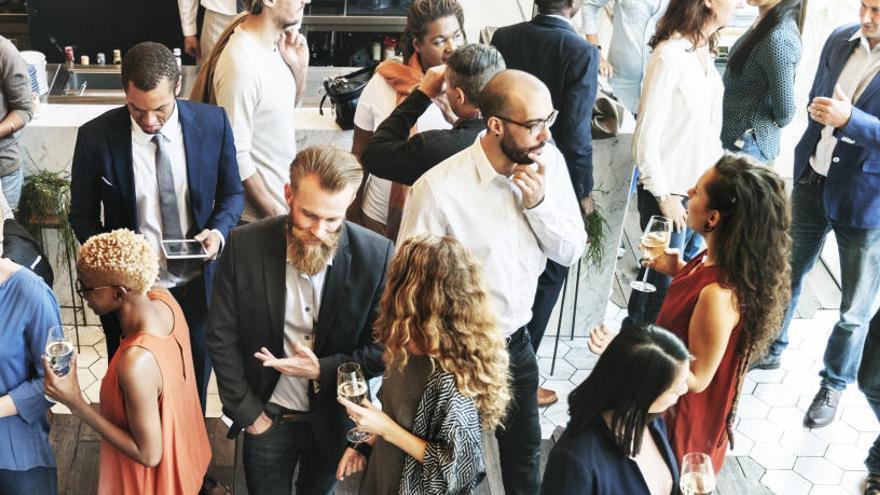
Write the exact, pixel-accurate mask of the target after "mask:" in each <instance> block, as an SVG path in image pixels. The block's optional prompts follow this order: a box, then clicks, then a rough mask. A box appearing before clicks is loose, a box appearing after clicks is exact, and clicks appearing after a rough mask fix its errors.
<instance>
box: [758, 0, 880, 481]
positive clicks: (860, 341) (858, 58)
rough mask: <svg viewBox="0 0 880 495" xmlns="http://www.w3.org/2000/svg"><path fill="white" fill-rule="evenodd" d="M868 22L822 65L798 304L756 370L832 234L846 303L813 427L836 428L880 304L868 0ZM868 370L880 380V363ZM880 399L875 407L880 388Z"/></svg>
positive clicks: (877, 156)
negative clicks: (879, 375) (840, 406)
mask: <svg viewBox="0 0 880 495" xmlns="http://www.w3.org/2000/svg"><path fill="white" fill-rule="evenodd" d="M860 15H861V26H860V25H858V24H852V25H848V26H843V27H840V28H838V29H837V30H835V31H834V32H833V33H832V34H831V36H830V37H829V38H828V41H827V42H826V43H825V47H824V48H823V49H822V54H821V57H820V59H819V68H818V70H817V72H816V77H815V80H814V81H813V87H812V89H811V90H810V105H809V107H808V111H809V114H810V123H809V125H808V126H807V130H806V131H805V132H804V135H803V137H802V138H801V140H800V142H799V143H798V145H797V147H796V148H795V161H794V188H793V190H792V196H791V200H792V225H791V236H792V253H791V279H792V284H791V287H792V301H791V305H790V306H789V308H788V311H787V312H786V316H785V321H784V323H783V327H782V332H781V334H780V336H779V337H778V338H777V340H776V342H774V343H773V346H772V348H771V352H770V354H769V355H768V356H767V357H765V358H763V359H762V360H761V361H760V362H758V363H757V367H760V368H764V369H772V368H774V367H779V356H780V355H781V353H782V351H783V349H785V347H786V345H787V344H788V335H787V334H788V325H789V323H790V322H791V318H792V316H793V313H794V310H795V308H796V307H797V302H798V296H799V295H800V292H801V288H802V284H803V279H804V276H805V275H806V274H807V273H808V272H809V271H810V269H811V268H812V266H813V264H814V263H815V261H816V259H817V257H818V256H819V253H820V251H821V249H822V245H823V243H824V240H825V236H826V235H827V234H828V232H829V231H834V236H835V237H836V239H837V244H838V251H839V255H840V275H841V286H842V288H843V289H842V290H843V297H842V300H841V304H840V319H839V321H838V322H837V323H836V324H835V325H834V328H833V329H832V331H831V336H830V337H829V338H828V344H827V347H826V349H825V358H824V365H825V366H824V369H823V370H822V371H821V372H820V373H819V374H820V375H821V377H822V384H821V388H820V389H819V392H818V393H817V394H816V396H815V398H814V399H813V402H812V404H811V405H810V407H809V409H808V410H807V413H806V416H805V418H804V424H805V425H806V426H808V427H810V428H816V427H821V426H825V425H828V424H830V423H831V422H832V421H833V420H834V417H835V414H836V411H837V405H838V401H839V399H840V394H841V392H842V391H843V390H844V388H846V386H847V385H848V384H850V383H853V382H854V381H855V379H856V373H857V370H858V368H859V363H860V361H861V360H862V359H863V357H862V352H863V348H864V344H865V336H866V334H867V332H868V325H869V323H870V321H871V317H872V316H873V315H874V313H875V312H876V311H877V308H878V306H880V299H878V291H880V118H878V116H880V78H878V77H877V74H878V71H880V56H878V52H880V0H862V3H861V11H860ZM756 221H760V219H756ZM861 364H862V367H863V368H864V367H865V365H868V364H871V363H861ZM867 369H870V370H873V371H872V373H880V371H878V370H880V362H877V363H873V365H872V366H869V367H868V368H867ZM860 382H861V380H860ZM863 388H864V384H863ZM875 394H877V395H875V396H874V401H873V402H872V403H873V404H874V405H875V407H877V406H880V390H877V391H876V392H875ZM868 395H869V398H870V396H871V394H870V392H869V393H868ZM876 412H878V413H880V411H876ZM878 452H880V449H878ZM878 457H880V456H878ZM878 461H880V460H878ZM876 467H878V468H880V462H878V465H877V466H876Z"/></svg>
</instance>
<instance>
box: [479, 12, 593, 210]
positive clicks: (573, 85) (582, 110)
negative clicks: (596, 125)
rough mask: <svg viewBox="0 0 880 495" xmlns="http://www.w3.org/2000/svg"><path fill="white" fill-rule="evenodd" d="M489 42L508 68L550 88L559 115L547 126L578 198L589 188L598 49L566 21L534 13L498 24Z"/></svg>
mask: <svg viewBox="0 0 880 495" xmlns="http://www.w3.org/2000/svg"><path fill="white" fill-rule="evenodd" d="M492 44H493V45H495V47H496V48H497V49H498V51H499V52H501V55H503V56H504V62H505V63H506V64H507V68H508V69H517V70H521V71H525V72H528V73H530V74H532V75H534V76H535V77H537V78H538V79H540V80H541V81H544V84H546V85H547V87H548V88H549V89H550V96H551V97H552V98H553V106H554V107H555V108H556V110H559V118H558V119H557V120H556V123H555V124H553V127H551V128H550V131H551V132H552V133H553V140H554V141H555V142H556V146H557V147H558V148H559V151H561V152H562V155H563V156H564V157H565V163H566V164H567V165H568V173H569V175H570V176H571V182H572V184H573V185H574V192H575V195H577V198H578V199H582V198H583V197H585V196H587V195H588V194H590V192H591V191H592V190H593V138H592V136H591V135H590V129H591V121H592V118H593V103H594V102H595V101H596V89H597V87H598V84H599V83H598V77H599V50H597V49H596V47H595V46H593V45H592V44H591V43H590V42H588V41H587V40H586V39H585V38H584V37H583V36H581V35H579V34H578V33H577V32H576V31H575V30H574V28H573V27H571V24H569V23H568V22H566V21H564V20H562V19H559V18H556V17H551V16H548V15H543V14H540V15H538V16H536V17H535V18H534V19H532V20H531V21H529V22H522V23H519V24H514V25H513V26H507V27H503V28H501V29H499V30H498V31H496V32H495V35H494V36H493V37H492Z"/></svg>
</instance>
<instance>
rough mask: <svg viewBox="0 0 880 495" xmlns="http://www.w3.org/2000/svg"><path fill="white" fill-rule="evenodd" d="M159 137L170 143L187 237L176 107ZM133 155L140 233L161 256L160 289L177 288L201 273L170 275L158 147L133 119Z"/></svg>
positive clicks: (191, 267)
mask: <svg viewBox="0 0 880 495" xmlns="http://www.w3.org/2000/svg"><path fill="white" fill-rule="evenodd" d="M159 134H161V135H162V136H163V137H164V139H165V140H166V141H167V142H166V148H165V149H166V150H167V151H168V157H169V158H170V160H171V173H172V174H173V175H174V191H175V193H176V196H177V212H178V213H179V215H180V229H181V231H182V232H183V235H184V236H185V235H186V234H187V233H188V232H189V229H190V226H191V225H192V218H191V213H190V211H191V210H190V206H189V205H190V203H189V185H188V182H189V181H188V179H187V172H186V150H185V148H184V145H183V130H182V129H181V128H180V120H179V118H178V113H177V104H176V103H175V105H174V111H173V112H172V113H171V116H170V117H169V118H168V120H167V121H166V122H165V125H163V126H162V129H161V130H160V131H159ZM131 155H132V165H133V167H134V191H135V194H134V196H135V205H136V208H137V221H138V230H139V231H140V233H141V234H143V235H144V237H146V238H147V241H148V242H149V243H150V245H151V246H153V249H155V250H156V252H157V253H158V254H159V266H160V270H159V282H158V285H161V286H162V287H174V286H176V285H179V284H181V283H183V282H186V281H188V280H192V279H193V278H195V277H196V276H198V274H199V273H200V270H201V267H200V266H199V265H200V263H196V262H193V263H188V264H187V269H186V271H185V272H184V273H183V274H181V276H180V277H176V276H173V275H171V274H170V273H168V270H167V263H166V261H165V256H164V254H162V244H161V241H162V211H161V209H160V206H159V182H158V180H157V178H156V143H154V142H153V135H152V134H147V133H145V132H144V131H143V130H142V129H141V128H140V126H138V125H137V123H135V121H134V119H131ZM218 233H219V232H218Z"/></svg>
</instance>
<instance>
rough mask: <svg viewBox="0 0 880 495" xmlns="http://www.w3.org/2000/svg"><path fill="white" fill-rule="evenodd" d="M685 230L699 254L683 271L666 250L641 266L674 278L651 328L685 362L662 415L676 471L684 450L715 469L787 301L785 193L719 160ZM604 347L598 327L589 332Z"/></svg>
mask: <svg viewBox="0 0 880 495" xmlns="http://www.w3.org/2000/svg"><path fill="white" fill-rule="evenodd" d="M688 196H689V199H688V215H687V223H688V226H689V227H690V228H691V229H694V230H695V231H696V232H699V233H700V235H702V236H703V238H704V239H705V240H706V250H705V251H703V252H702V253H700V254H699V255H697V256H696V257H695V258H694V259H692V260H691V261H690V262H689V263H687V264H684V263H683V262H682V261H681V259H680V257H679V253H678V252H677V251H674V250H670V251H668V252H667V253H666V254H665V255H662V256H660V257H658V258H656V259H655V260H654V261H652V262H650V263H649V266H650V268H651V269H652V270H657V271H660V272H662V273H666V274H668V275H674V276H675V278H673V280H672V284H671V285H670V286H669V292H668V293H667V294H666V299H665V300H664V301H663V306H662V308H661V310H660V314H659V316H658V317H657V325H659V326H661V327H664V328H667V329H669V330H670V331H672V332H673V333H675V334H676V335H678V336H679V337H680V338H681V339H682V340H683V341H684V343H685V344H686V345H687V346H688V350H689V351H690V353H691V354H692V355H693V356H694V359H693V361H691V363H690V371H691V373H690V376H689V377H688V380H687V382H688V390H689V393H688V394H686V395H684V396H683V397H682V398H681V399H680V400H679V401H678V404H677V405H676V406H675V407H674V408H671V409H670V410H669V411H667V413H666V418H665V419H666V424H667V426H668V430H669V437H670V440H671V443H672V447H673V450H675V453H676V457H677V458H678V461H679V465H681V459H682V457H684V455H685V454H687V453H689V452H703V453H706V454H708V455H709V456H710V457H711V458H712V464H713V466H714V467H715V472H716V473H717V472H718V471H720V470H721V465H722V463H723V462H724V454H725V452H726V451H727V447H728V443H729V440H730V438H731V432H732V426H733V418H734V414H735V410H736V402H737V398H738V395H739V390H740V387H741V384H742V378H743V376H744V375H745V372H746V371H747V369H748V362H749V359H751V358H752V357H753V356H760V355H762V353H763V352H764V350H765V349H766V348H767V346H768V345H769V343H770V342H771V341H772V340H773V338H774V337H775V335H776V331H777V329H778V328H779V325H780V323H781V321H782V315H783V311H784V310H785V307H786V306H787V304H788V301H789V297H790V270H789V264H788V256H789V248H790V246H789V244H790V241H789V238H788V228H789V223H790V214H789V207H788V198H787V195H786V194H785V187H784V185H783V183H782V180H781V179H780V178H779V176H777V175H776V173H774V172H773V171H772V170H771V169H769V168H766V167H762V166H759V165H757V164H756V162H754V161H752V160H751V159H749V158H746V157H745V156H744V155H725V156H724V157H723V158H721V159H720V160H719V161H718V163H716V164H715V166H714V167H713V168H710V169H709V170H707V171H706V173H705V174H703V176H702V177H700V180H699V181H698V182H697V185H696V186H695V187H693V188H691V190H690V191H688ZM591 338H592V339H593V340H594V342H593V343H592V344H591V347H593V349H594V351H597V350H598V351H601V350H602V349H603V348H604V347H605V345H607V340H608V338H609V337H608V335H607V330H605V329H604V328H600V329H596V330H594V331H593V333H592V334H591Z"/></svg>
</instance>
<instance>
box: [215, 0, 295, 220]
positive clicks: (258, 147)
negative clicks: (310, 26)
mask: <svg viewBox="0 0 880 495" xmlns="http://www.w3.org/2000/svg"><path fill="white" fill-rule="evenodd" d="M310 2H311V0H248V1H247V2H245V3H246V4H247V6H248V12H249V14H248V16H247V17H246V18H245V19H244V21H242V22H241V24H240V25H238V26H237V27H236V28H235V31H234V32H233V33H232V34H231V35H230V36H229V40H228V42H227V43H226V45H225V46H224V47H223V50H222V52H221V53H220V54H219V58H218V59H217V63H216V65H215V67H214V77H213V80H212V81H210V83H209V84H211V85H212V87H213V90H214V96H215V98H216V102H217V105H219V106H221V107H223V108H224V109H225V110H226V113H227V114H228V115H229V121H230V122H231V123H232V131H233V133H234V134H235V148H236V150H237V159H238V167H239V173H240V175H241V180H242V184H243V185H244V193H245V210H244V213H243V214H242V219H243V220H245V221H249V222H251V221H255V220H258V219H261V218H266V217H270V216H275V215H281V214H284V213H286V212H287V207H286V205H285V201H284V197H283V194H282V193H283V191H284V184H285V183H286V182H287V169H288V166H289V165H290V162H292V161H293V158H294V157H295V156H296V136H295V107H296V104H297V102H298V101H299V100H300V99H301V97H302V89H303V87H304V86H305V79H306V71H307V69H308V66H309V49H308V46H307V45H306V39H305V37H304V36H303V35H302V34H300V33H299V31H298V30H297V26H298V25H299V24H301V23H302V17H303V9H304V8H305V6H306V5H307V4H308V3H310Z"/></svg>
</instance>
